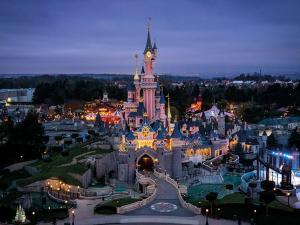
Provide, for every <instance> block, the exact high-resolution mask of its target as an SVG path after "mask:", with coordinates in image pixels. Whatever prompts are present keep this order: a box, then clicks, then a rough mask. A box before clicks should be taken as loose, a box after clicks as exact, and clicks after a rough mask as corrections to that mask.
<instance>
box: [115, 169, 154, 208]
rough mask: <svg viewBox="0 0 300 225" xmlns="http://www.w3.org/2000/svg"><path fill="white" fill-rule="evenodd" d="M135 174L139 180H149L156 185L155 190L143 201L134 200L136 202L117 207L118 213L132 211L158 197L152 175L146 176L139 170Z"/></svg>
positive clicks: (152, 184)
mask: <svg viewBox="0 0 300 225" xmlns="http://www.w3.org/2000/svg"><path fill="white" fill-rule="evenodd" d="M135 174H136V178H137V181H138V182H139V181H140V180H144V181H147V182H149V183H151V185H150V186H152V187H154V192H153V193H152V194H151V195H150V196H149V197H148V198H145V199H143V200H141V201H137V202H134V203H131V204H128V205H123V206H121V207H117V213H118V214H124V213H127V212H130V211H133V210H135V209H138V208H141V207H143V206H145V205H147V204H149V203H150V202H152V201H153V200H154V199H155V198H156V195H157V190H156V183H155V181H154V180H152V179H151V178H150V177H145V176H144V175H143V174H141V173H139V172H138V171H137V170H136V172H135ZM150 186H149V187H150Z"/></svg>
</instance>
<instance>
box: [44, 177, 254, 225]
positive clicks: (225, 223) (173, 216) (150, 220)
mask: <svg viewBox="0 0 300 225" xmlns="http://www.w3.org/2000/svg"><path fill="white" fill-rule="evenodd" d="M151 178H152V179H154V180H155V182H156V183H157V191H158V193H157V197H156V199H155V200H154V201H153V202H152V203H150V204H148V205H146V206H144V207H142V208H140V209H137V210H134V211H132V212H129V213H127V214H126V215H118V214H117V215H99V214H94V207H95V206H96V205H97V204H98V203H99V202H101V200H100V199H98V200H83V199H79V200H76V201H77V208H76V209H75V224H76V225H100V224H131V225H137V224H140V225H143V224H145V225H146V224H148V225H150V224H151V225H166V224H185V225H202V224H205V221H206V218H205V216H202V215H197V216H195V215H194V214H193V213H192V212H190V211H189V210H187V209H185V208H182V207H181V205H180V202H179V200H178V198H177V193H176V189H175V188H174V187H173V186H172V185H171V184H169V183H167V182H166V181H165V180H163V179H161V178H156V177H154V176H153V175H152V176H151ZM160 202H164V203H169V204H174V205H176V206H177V209H175V210H173V211H171V212H158V211H154V210H153V209H151V206H152V205H154V204H156V203H160ZM71 217H72V216H71V213H70V218H67V219H65V220H60V221H57V225H63V224H64V223H66V222H71V220H72V218H71ZM208 220H209V224H210V225H235V224H237V221H232V220H224V219H211V218H209V219H208ZM39 224H40V225H46V224H47V225H50V223H43V222H42V223H39ZM242 225H249V223H244V222H242Z"/></svg>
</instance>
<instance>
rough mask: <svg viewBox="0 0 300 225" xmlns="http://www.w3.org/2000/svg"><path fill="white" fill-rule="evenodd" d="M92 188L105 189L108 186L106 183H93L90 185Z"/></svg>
mask: <svg viewBox="0 0 300 225" xmlns="http://www.w3.org/2000/svg"><path fill="white" fill-rule="evenodd" d="M90 187H93V188H104V187H106V185H105V184H104V183H101V182H98V183H92V184H91V185H90Z"/></svg>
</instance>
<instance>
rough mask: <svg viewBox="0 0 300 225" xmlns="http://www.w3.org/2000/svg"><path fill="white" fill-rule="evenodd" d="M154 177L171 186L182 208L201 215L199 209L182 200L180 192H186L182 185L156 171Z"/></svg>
mask: <svg viewBox="0 0 300 225" xmlns="http://www.w3.org/2000/svg"><path fill="white" fill-rule="evenodd" d="M154 175H155V176H156V177H159V178H162V179H164V180H165V181H167V182H168V183H169V184H171V185H172V186H173V187H174V188H175V189H176V190H177V196H178V199H179V202H180V204H181V206H182V207H183V208H186V209H188V210H190V211H192V212H193V213H195V214H201V208H198V207H197V206H194V205H192V204H191V203H188V202H186V201H185V200H184V199H183V197H182V195H181V194H182V192H184V190H185V191H186V187H185V188H184V187H183V185H178V183H177V182H176V181H175V180H174V179H172V178H171V177H170V176H169V175H168V174H164V173H159V172H157V171H156V170H154ZM180 186H181V187H180Z"/></svg>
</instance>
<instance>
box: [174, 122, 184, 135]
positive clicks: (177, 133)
mask: <svg viewBox="0 0 300 225" xmlns="http://www.w3.org/2000/svg"><path fill="white" fill-rule="evenodd" d="M181 137H182V134H181V132H180V130H179V125H178V122H176V123H175V127H174V130H173V133H172V135H171V138H181Z"/></svg>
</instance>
